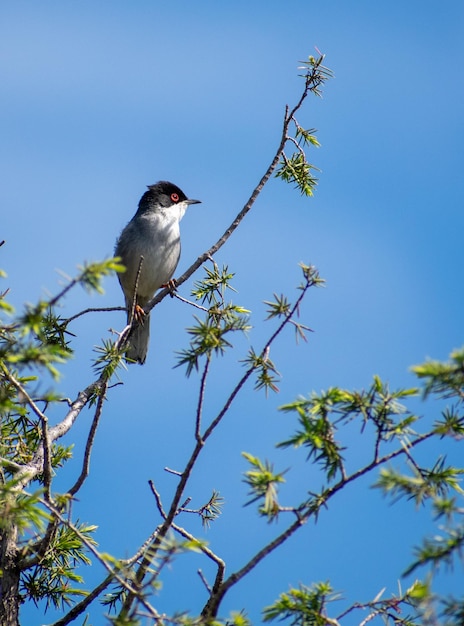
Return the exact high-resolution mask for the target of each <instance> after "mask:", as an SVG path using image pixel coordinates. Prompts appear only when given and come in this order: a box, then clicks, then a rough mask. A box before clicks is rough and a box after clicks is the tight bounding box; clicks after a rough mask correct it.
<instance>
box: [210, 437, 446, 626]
mask: <svg viewBox="0 0 464 626" xmlns="http://www.w3.org/2000/svg"><path fill="white" fill-rule="evenodd" d="M434 434H435V433H434V432H433V431H432V432H428V433H425V434H424V435H420V436H419V437H418V438H417V439H416V440H415V441H413V442H412V443H411V444H410V445H409V447H410V448H413V447H415V446H417V445H419V444H421V443H423V442H424V441H426V440H427V439H429V438H430V437H433V436H434ZM402 454H406V450H405V448H404V446H403V445H402V446H401V447H400V448H398V449H396V450H394V451H393V452H391V453H390V454H386V455H384V456H383V457H382V458H381V459H378V460H374V461H372V462H371V463H369V464H368V465H366V466H364V467H363V468H361V469H359V470H358V471H357V472H354V473H353V474H351V475H350V476H348V477H346V478H344V477H342V479H341V480H340V481H339V482H338V483H337V484H336V485H334V486H333V487H331V488H329V489H327V490H326V491H325V492H324V493H323V498H324V503H327V502H328V500H329V499H330V498H332V497H333V496H334V495H335V494H336V493H337V492H338V491H340V490H341V489H342V488H344V487H345V486H346V485H347V484H348V483H351V482H353V481H355V480H356V479H358V478H360V477H361V476H364V475H365V474H367V473H368V472H370V471H371V470H372V469H374V468H375V467H377V466H378V465H383V464H384V463H387V462H388V461H390V460H391V459H393V458H396V457H397V456H400V455H402ZM306 508H307V510H306V512H302V513H300V514H299V516H298V519H297V520H296V521H294V522H293V523H292V524H290V526H288V527H287V529H286V530H284V532H282V533H281V534H280V535H278V536H277V537H276V538H275V539H274V540H273V541H271V542H270V543H268V544H266V545H265V546H264V547H263V548H261V550H259V551H258V552H257V553H256V554H255V555H254V556H253V557H252V558H251V559H250V560H249V561H248V562H247V563H245V565H244V566H243V567H242V568H241V569H239V570H237V571H236V572H233V573H232V574H231V575H230V576H229V577H228V578H227V579H226V580H225V582H224V583H223V584H222V585H220V587H219V588H218V589H217V591H216V594H215V595H214V594H211V597H210V598H209V600H208V602H207V603H206V605H205V607H204V608H203V611H202V613H201V614H202V616H203V617H206V618H208V619H209V618H212V617H215V616H216V615H217V612H218V610H219V606H220V604H221V602H222V600H223V599H224V596H225V594H226V593H227V592H228V591H229V589H230V588H231V587H233V586H234V585H235V584H236V583H237V582H239V581H240V580H241V579H242V578H243V577H244V576H246V575H247V574H248V573H249V572H250V571H251V570H252V569H254V568H255V567H256V566H257V565H258V563H260V562H261V561H262V560H263V559H264V558H265V557H266V556H268V554H270V553H271V552H273V551H274V550H275V549H276V548H278V547H279V546H280V545H282V544H283V543H284V542H285V541H286V540H287V539H288V538H289V537H290V536H291V535H293V534H294V533H295V532H296V531H297V530H298V529H299V528H301V527H302V526H303V525H304V524H305V523H306V522H307V521H308V520H309V519H310V518H311V517H312V516H313V515H316V514H317V512H318V510H317V509H316V510H315V509H314V508H313V507H311V506H308V505H307V507H306Z"/></svg>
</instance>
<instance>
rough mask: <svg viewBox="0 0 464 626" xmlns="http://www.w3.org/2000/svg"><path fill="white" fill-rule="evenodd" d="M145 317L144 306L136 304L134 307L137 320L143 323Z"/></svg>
mask: <svg viewBox="0 0 464 626" xmlns="http://www.w3.org/2000/svg"><path fill="white" fill-rule="evenodd" d="M145 317H146V313H145V311H144V310H143V309H142V307H141V306H140V305H139V304H136V305H135V307H134V319H135V321H136V322H138V323H139V324H143V322H144V320H145Z"/></svg>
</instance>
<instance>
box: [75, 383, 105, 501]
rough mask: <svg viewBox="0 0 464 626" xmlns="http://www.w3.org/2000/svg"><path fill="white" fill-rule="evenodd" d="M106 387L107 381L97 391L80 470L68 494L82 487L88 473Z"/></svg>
mask: <svg viewBox="0 0 464 626" xmlns="http://www.w3.org/2000/svg"><path fill="white" fill-rule="evenodd" d="M107 387H108V383H107V382H105V383H104V384H103V385H102V387H101V389H100V391H99V396H98V402H97V407H96V409H95V415H94V417H93V420H92V425H91V426H90V431H89V436H88V437H87V443H86V444H85V452H84V459H83V462H82V471H81V474H80V476H79V478H78V479H77V480H76V482H75V483H74V485H73V486H72V487H71V489H69V491H68V493H69V495H70V496H74V495H76V493H77V492H78V491H79V489H80V488H81V487H82V485H83V484H84V482H85V480H86V478H87V477H88V475H89V470H90V455H91V453H92V448H93V442H94V440H95V435H96V433H97V428H98V424H99V423H100V417H101V414H102V409H103V402H104V401H105V394H106V389H107Z"/></svg>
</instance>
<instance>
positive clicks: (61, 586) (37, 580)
mask: <svg viewBox="0 0 464 626" xmlns="http://www.w3.org/2000/svg"><path fill="white" fill-rule="evenodd" d="M75 526H76V527H77V529H78V531H79V534H77V533H76V532H75V530H74V529H71V528H69V527H67V526H65V525H62V526H60V527H58V529H57V530H56V532H53V533H52V536H51V539H50V541H49V543H48V546H47V550H46V551H45V554H44V555H43V556H42V557H41V558H40V559H39V560H38V562H37V564H36V565H35V566H34V567H33V568H32V569H31V570H30V571H27V572H25V573H24V576H23V578H22V581H21V583H22V593H25V594H26V595H27V596H28V597H30V598H31V599H32V600H33V601H34V602H36V603H37V602H38V601H39V600H42V599H45V600H46V606H47V607H48V606H50V605H53V606H54V607H55V608H57V609H64V607H65V605H68V606H70V605H72V604H73V603H74V601H75V598H76V596H77V597H78V596H85V595H87V592H86V591H84V590H82V589H81V588H79V587H75V586H73V585H74V584H82V583H83V577H82V576H80V575H79V574H77V573H76V569H77V568H78V566H79V564H84V565H90V559H89V558H88V556H87V555H86V550H85V545H84V543H83V540H82V537H81V536H83V537H84V538H85V539H86V541H87V542H89V543H91V544H92V545H96V544H95V541H94V540H93V538H92V534H93V533H94V532H95V530H96V526H91V525H84V524H80V523H79V522H77V524H75Z"/></svg>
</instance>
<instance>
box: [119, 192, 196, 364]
mask: <svg viewBox="0 0 464 626" xmlns="http://www.w3.org/2000/svg"><path fill="white" fill-rule="evenodd" d="M200 202H201V201H200V200H189V199H188V198H187V196H186V195H185V193H184V192H183V191H182V190H181V189H179V187H177V186H176V185H174V184H173V183H169V182H167V181H160V182H158V183H156V185H149V186H148V191H146V192H145V193H144V194H143V196H142V198H141V199H140V202H139V208H138V209H137V213H136V214H135V215H134V217H133V218H132V219H131V221H130V222H129V223H128V224H127V226H126V227H125V228H124V230H123V231H122V233H121V235H120V236H119V239H118V240H117V242H116V247H115V256H118V257H121V260H122V263H123V265H125V267H126V271H125V272H123V273H120V274H118V278H119V283H120V285H121V287H122V290H123V292H124V298H125V300H126V308H127V323H128V324H130V323H131V322H132V316H133V315H135V317H136V319H138V320H139V322H140V323H139V324H138V326H137V327H136V328H135V329H134V330H133V331H132V334H131V335H130V337H129V348H128V350H127V352H126V359H127V360H128V361H130V362H135V363H137V362H138V363H141V364H143V363H145V359H146V358H147V351H148V339H149V336H150V318H149V315H145V313H144V311H143V307H144V306H145V305H146V304H147V303H148V301H149V300H150V299H151V298H152V297H153V296H154V294H155V292H156V291H157V290H158V289H159V288H160V287H163V286H166V285H167V284H168V283H169V281H170V280H171V278H172V276H173V274H174V272H175V270H176V267H177V263H178V262H179V257H180V229H179V222H180V220H181V219H182V217H183V216H184V213H185V211H186V210H187V207H188V206H189V204H198V203H200ZM142 257H143V260H142V261H141V258H142ZM139 267H140V273H139V275H138V279H137V273H138V272H139ZM134 299H135V302H134Z"/></svg>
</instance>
